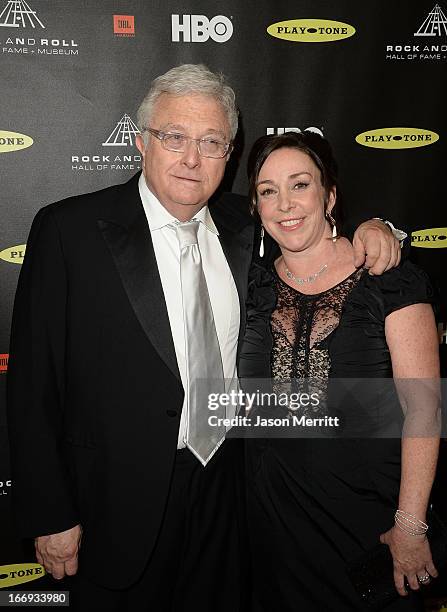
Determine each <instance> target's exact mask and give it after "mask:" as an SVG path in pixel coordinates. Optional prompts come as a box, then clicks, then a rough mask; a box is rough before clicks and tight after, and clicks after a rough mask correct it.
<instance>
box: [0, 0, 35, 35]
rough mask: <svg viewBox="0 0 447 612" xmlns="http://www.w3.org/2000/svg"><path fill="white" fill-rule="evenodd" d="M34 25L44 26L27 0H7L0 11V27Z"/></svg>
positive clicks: (33, 26)
mask: <svg viewBox="0 0 447 612" xmlns="http://www.w3.org/2000/svg"><path fill="white" fill-rule="evenodd" d="M36 25H40V27H41V28H45V26H44V25H43V23H42V22H41V21H40V19H39V17H38V16H37V14H36V11H33V9H32V8H31V7H30V6H29V4H28V2H24V0H21V1H18V0H9V2H7V4H6V6H5V8H4V9H3V10H2V12H1V13H0V27H4V28H26V27H29V26H31V27H32V28H35V27H36Z"/></svg>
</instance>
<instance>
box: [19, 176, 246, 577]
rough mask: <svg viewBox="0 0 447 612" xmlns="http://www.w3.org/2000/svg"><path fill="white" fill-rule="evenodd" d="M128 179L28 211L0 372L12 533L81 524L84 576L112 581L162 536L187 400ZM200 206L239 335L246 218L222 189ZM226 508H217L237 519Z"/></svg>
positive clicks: (135, 571)
mask: <svg viewBox="0 0 447 612" xmlns="http://www.w3.org/2000/svg"><path fill="white" fill-rule="evenodd" d="M138 180H139V175H136V176H134V177H133V178H132V179H131V180H130V181H128V182H127V183H125V184H123V185H117V186H115V187H110V188H107V189H104V190H102V191H99V192H95V193H92V194H86V195H83V196H77V197H73V198H69V199H68V200H64V201H63V202H57V203H55V204H50V205H48V206H46V207H45V208H43V209H42V210H41V211H39V213H38V214H37V215H36V218H35V220H34V222H33V225H32V228H31V232H30V236H29V240H28V246H27V253H26V256H25V260H24V263H23V266H22V269H21V273H20V278H19V284H18V289H17V294H16V300H15V307H14V316H13V324H12V335H11V348H10V363H9V372H8V426H9V436H10V441H11V444H10V447H11V466H12V475H13V480H14V495H13V504H14V516H15V519H16V524H17V529H18V533H19V535H20V536H21V537H24V538H27V537H28V538H33V537H36V536H39V535H45V534H51V533H58V532H61V531H63V530H66V529H69V528H71V527H73V526H74V525H76V524H77V523H81V524H82V527H83V537H82V555H81V557H82V559H81V561H82V571H83V573H84V574H85V576H88V578H89V580H92V581H94V582H95V583H97V584H100V585H101V586H103V587H105V588H121V589H125V588H128V587H130V586H131V585H132V584H134V583H135V582H136V581H137V580H138V579H139V577H140V576H141V575H142V573H143V571H144V568H145V567H146V564H147V562H148V559H149V557H150V555H151V553H152V551H153V549H154V546H155V544H156V541H157V538H158V534H159V529H160V525H161V523H162V520H163V516H164V513H165V509H166V504H167V499H168V492H169V486H170V482H171V476H172V472H173V466H174V461H175V457H176V451H177V438H178V429H179V422H180V415H181V410H182V404H183V395H184V394H183V387H182V384H181V382H180V380H179V377H178V368H177V364H176V362H175V352H174V347H173V341H172V337H171V331H170V327H169V322H168V316H167V311H166V304H165V301H164V296H163V291H162V286H161V281H160V277H159V273H158V269H157V268H156V262H155V257H154V250H153V246H152V241H151V236H150V232H149V229H148V225H147V219H146V216H145V214H144V210H143V207H142V203H141V198H140V195H139V190H138ZM210 212H211V215H212V217H213V219H214V221H215V223H216V227H217V228H218V230H219V234H220V235H219V238H220V242H221V244H222V248H223V251H224V253H225V255H226V257H227V260H228V262H229V265H230V268H231V270H232V272H233V276H234V280H235V283H236V287H237V290H238V293H239V302H240V305H241V313H240V315H241V322H242V325H241V327H242V329H243V327H244V326H243V323H244V322H245V300H246V295H247V278H248V270H249V266H250V261H251V255H252V248H253V247H252V245H253V222H252V220H251V218H250V217H249V216H248V215H247V214H246V212H245V211H244V210H242V209H241V207H240V201H239V200H238V199H237V198H236V199H235V200H233V199H232V198H231V196H225V197H224V199H223V200H222V201H216V202H215V203H214V204H213V206H212V207H211V208H210ZM36 460H38V461H39V465H40V472H39V477H38V478H36V471H35V469H36V468H35V466H36ZM241 468H242V466H241ZM228 504H229V505H228V507H227V506H226V507H223V508H221V510H220V511H221V512H225V513H228V514H229V516H231V517H232V520H234V521H236V520H237V519H236V515H237V511H236V510H235V509H234V508H233V506H232V500H228ZM110 567H113V568H114V571H113V572H110V570H109V568H110Z"/></svg>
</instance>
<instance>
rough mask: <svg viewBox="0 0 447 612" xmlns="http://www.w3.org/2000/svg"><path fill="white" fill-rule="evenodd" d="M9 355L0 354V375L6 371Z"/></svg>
mask: <svg viewBox="0 0 447 612" xmlns="http://www.w3.org/2000/svg"><path fill="white" fill-rule="evenodd" d="M8 361H9V353H0V374H6V372H7V371H8Z"/></svg>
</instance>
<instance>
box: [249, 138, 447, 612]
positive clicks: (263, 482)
mask: <svg viewBox="0 0 447 612" xmlns="http://www.w3.org/2000/svg"><path fill="white" fill-rule="evenodd" d="M249 176H250V185H251V201H252V203H253V207H254V209H255V210H256V212H257V213H258V214H259V216H260V219H261V222H262V225H263V228H264V230H265V232H267V233H268V234H270V235H271V236H272V237H273V238H274V240H275V241H276V242H277V244H278V245H279V247H280V250H281V255H280V257H278V259H276V261H275V262H274V264H273V266H272V267H271V268H270V269H266V270H263V269H262V268H261V267H258V268H255V271H254V274H253V277H252V280H251V284H250V292H251V297H250V301H251V307H250V308H249V310H248V320H247V333H246V340H245V344H244V348H243V350H242V354H241V361H240V366H239V373H240V376H241V378H242V379H244V378H250V377H255V378H263V377H264V378H267V377H269V376H271V377H272V380H273V386H274V388H275V389H276V390H278V389H281V388H283V387H281V384H282V383H284V384H285V382H286V381H290V380H292V387H289V389H290V388H292V389H294V390H303V389H302V387H301V389H300V384H301V383H303V380H304V379H309V378H313V379H318V380H319V381H320V382H321V381H323V382H325V383H326V387H327V385H330V384H331V381H334V379H336V378H345V379H346V378H353V379H360V378H363V379H365V378H368V379H370V378H376V379H377V378H381V379H384V378H390V377H394V379H395V380H396V379H416V378H425V379H431V380H436V378H437V377H438V376H439V364H438V343H437V334H436V328H435V322H434V316H433V311H432V307H431V305H430V302H431V301H432V291H431V288H430V284H429V282H428V279H427V277H426V275H425V274H424V273H423V272H422V271H421V270H420V269H418V268H417V267H416V266H414V265H412V264H411V263H410V262H408V261H407V262H404V263H403V264H401V265H400V266H399V267H397V268H395V269H392V270H390V271H388V272H386V273H384V274H383V275H382V276H379V277H374V276H370V275H369V274H368V272H367V270H364V269H356V268H355V267H354V265H353V257H352V252H353V247H352V245H351V243H350V242H349V241H348V240H347V239H346V238H343V237H339V236H337V230H336V219H337V179H336V172H335V162H334V159H333V157H332V153H331V149H330V147H329V144H328V143H327V141H326V140H325V139H324V138H322V137H321V136H319V135H318V134H314V133H310V132H305V133H300V134H296V133H287V134H284V135H282V136H266V137H263V138H260V139H259V140H258V141H257V143H255V145H254V147H253V150H252V153H251V156H250V159H249ZM338 208H339V207H338ZM334 217H335V219H334ZM421 330H423V333H422V331H421ZM385 386H386V385H385ZM329 388H330V387H329ZM363 388H365V387H363ZM328 393H329V394H330V391H328ZM361 394H362V392H361ZM383 395H387V394H386V393H383ZM410 395H411V393H408V391H406V390H405V388H403V389H401V401H402V402H403V405H404V406H405V407H406V409H407V411H408V412H407V419H408V415H409V413H410V411H411V397H410ZM350 398H351V404H349V402H348V404H349V405H346V402H344V403H343V408H342V412H341V413H340V412H337V414H342V419H341V421H342V423H343V424H344V426H345V429H344V430H343V431H344V435H343V436H338V437H337V436H335V439H327V436H326V439H325V434H324V433H323V434H322V436H321V437H314V436H315V433H314V434H313V435H312V434H311V435H310V436H309V435H307V436H306V435H305V434H304V435H302V436H301V437H293V435H292V439H284V438H280V437H277V436H278V434H277V433H276V436H275V434H274V435H273V437H269V438H268V439H267V438H264V439H255V440H249V441H247V455H248V461H247V466H248V468H247V470H248V473H247V483H248V518H249V526H250V533H251V544H252V553H253V576H254V591H255V603H254V607H255V609H256V610H257V611H258V610H259V611H266V612H267V611H269V612H271V611H273V610H274V611H275V612H289V611H290V612H292V611H293V612H295V611H298V610H299V611H301V610H302V611H304V612H307V611H314V610H315V611H323V610H336V611H337V612H338V611H343V610H362V609H364V608H363V606H362V603H361V601H360V599H359V597H358V595H357V594H356V592H355V590H354V588H353V586H352V584H351V583H350V581H349V578H348V575H347V573H346V564H347V563H349V562H351V561H353V560H355V559H356V558H358V557H359V556H360V555H361V554H362V553H364V552H365V551H368V550H369V549H371V548H373V547H374V546H375V545H376V544H377V543H378V542H379V539H380V540H381V541H382V543H386V544H387V545H388V546H389V547H390V551H391V554H392V556H393V561H394V579H395V585H396V589H397V590H398V592H399V594H400V595H402V597H400V598H398V600H397V601H396V602H395V603H394V604H392V605H391V606H389V608H387V610H388V609H389V610H400V609H402V610H409V609H419V603H418V602H419V600H418V598H417V597H415V596H414V592H415V591H417V590H418V589H419V587H420V586H421V585H424V584H428V583H429V581H430V580H431V578H432V577H435V576H436V575H437V571H436V568H435V567H434V564H433V562H432V558H431V552H430V547H429V543H428V540H427V538H426V510H427V505H428V500H429V495H430V490H431V486H432V483H433V478H434V473H435V466H436V461H437V454H438V442H439V439H438V437H437V435H436V433H434V435H433V432H436V431H437V429H436V424H437V419H438V408H437V404H436V401H433V402H431V403H430V402H427V405H426V406H424V411H423V417H422V421H423V423H424V426H426V427H429V428H430V427H431V426H433V427H432V428H431V430H430V432H431V433H430V432H429V434H427V435H425V437H419V438H415V437H413V438H410V437H403V438H402V441H401V439H400V437H396V436H400V433H399V434H396V431H398V430H396V429H393V427H395V425H396V424H395V419H394V417H389V415H388V412H383V413H382V412H380V410H379V408H380V402H382V401H383V397H382V396H381V394H380V393H379V394H375V393H374V392H368V391H365V393H364V396H363V397H359V393H356V394H353V393H351V395H350ZM328 405H330V401H329V404H328ZM339 408H340V407H339ZM263 410H264V409H263V408H261V407H258V411H257V415H256V417H257V416H259V415H261V416H262V415H263V414H264V416H265V415H266V414H267V413H263ZM281 410H282V411H283V416H284V415H285V416H286V417H287V416H288V417H292V413H293V416H297V415H303V416H305V417H306V418H307V417H324V416H325V415H326V416H327V415H328V414H329V413H328V411H327V410H328V408H327V406H326V407H323V406H322V405H320V406H307V407H300V408H298V409H296V407H293V409H292V408H291V407H286V408H281ZM378 413H380V414H381V415H382V417H381V419H382V420H381V423H380V426H381V427H382V429H381V430H380V431H381V432H382V434H383V431H384V429H385V431H386V433H385V436H386V437H385V438H383V437H382V439H377V436H376V435H375V433H374V431H375V430H373V428H374V427H378V422H377V418H376V417H377V415H378ZM400 413H401V414H402V411H401V409H400ZM343 415H344V416H343ZM359 415H360V416H359ZM387 415H388V416H387ZM252 416H253V419H255V415H254V414H253V415H252ZM352 417H357V419H356V418H354V421H356V423H357V425H358V423H359V421H360V424H362V423H363V425H364V429H363V434H361V436H362V437H359V436H357V437H353V434H352V433H351V435H350V434H349V433H346V432H347V431H349V425H350V423H352V422H353V421H352V420H351V421H350V420H349V419H352ZM387 419H388V420H387ZM393 419H394V420H393ZM388 421H389V422H388ZM321 422H322V421H320V424H321ZM365 427H366V428H368V429H369V430H370V433H371V432H373V434H372V437H371V438H368V439H367V438H365V437H364V432H365ZM325 431H327V430H325ZM352 431H357V430H356V429H355V427H353V428H352ZM425 431H428V430H425ZM390 432H391V433H390ZM393 432H394V433H393ZM251 434H253V428H252V431H251ZM377 435H380V434H377ZM391 436H394V437H391ZM329 437H331V436H330V435H329ZM374 438H375V439H374ZM396 509H398V510H399V512H398V514H397V515H396V517H395V513H396ZM405 580H406V581H407V582H408V584H409V586H410V590H409V592H408V593H407V590H408V589H406V588H405V586H404V585H405V582H404V581H405Z"/></svg>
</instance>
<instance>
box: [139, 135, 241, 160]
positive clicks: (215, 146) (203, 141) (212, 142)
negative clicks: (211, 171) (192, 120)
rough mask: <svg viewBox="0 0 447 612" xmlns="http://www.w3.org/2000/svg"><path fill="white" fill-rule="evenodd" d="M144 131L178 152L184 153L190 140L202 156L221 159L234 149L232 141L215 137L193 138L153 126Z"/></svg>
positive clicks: (163, 145)
mask: <svg viewBox="0 0 447 612" xmlns="http://www.w3.org/2000/svg"><path fill="white" fill-rule="evenodd" d="M143 132H150V133H151V134H152V136H155V138H158V140H160V141H161V146H162V147H163V148H164V149H167V150H168V151H175V152H176V153H184V152H185V149H186V146H187V144H188V142H189V141H190V140H192V141H194V142H195V143H197V150H198V152H199V155H200V156H201V157H214V158H215V159H219V158H221V157H225V155H228V154H229V153H231V151H232V150H233V145H232V143H231V142H222V141H221V140H216V139H215V138H191V137H190V136H185V134H179V133H172V132H160V130H154V129H153V128H144V129H143Z"/></svg>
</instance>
